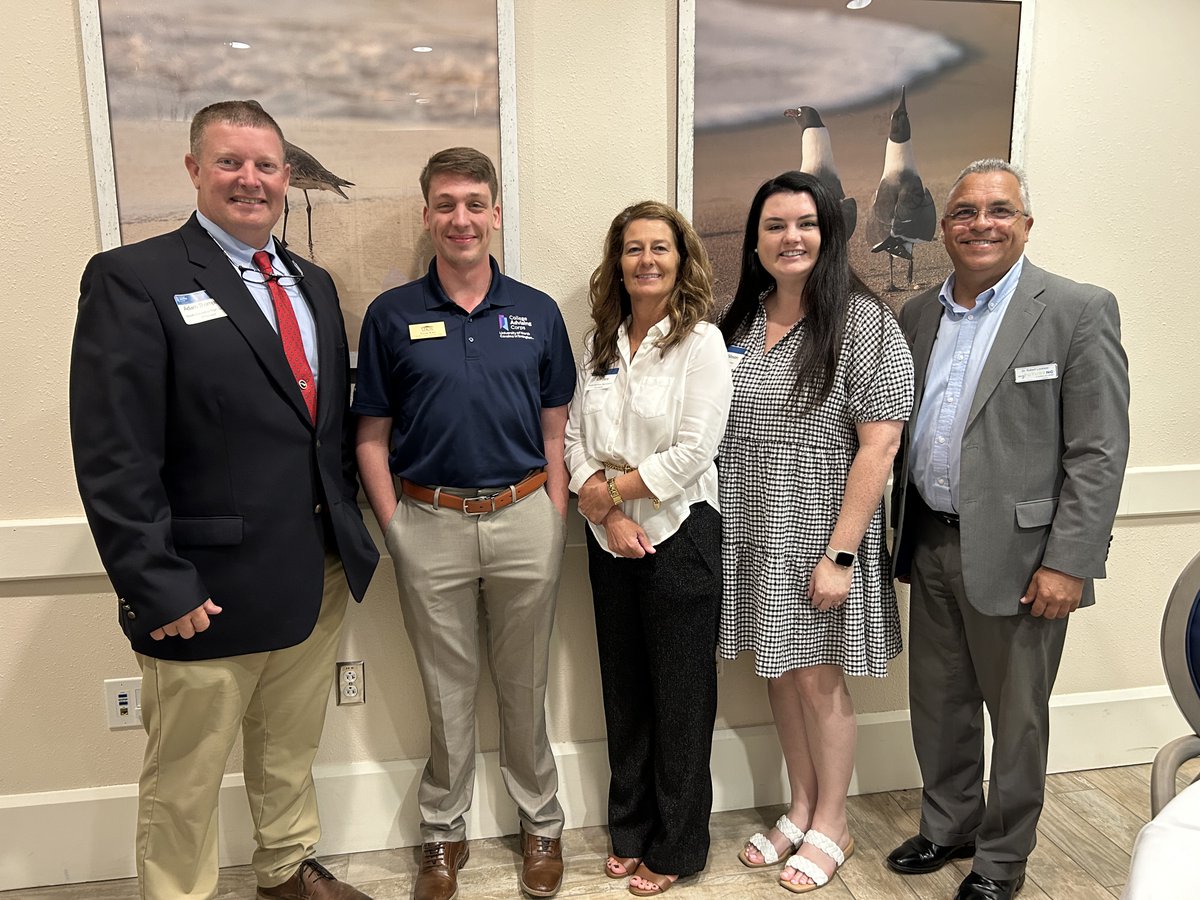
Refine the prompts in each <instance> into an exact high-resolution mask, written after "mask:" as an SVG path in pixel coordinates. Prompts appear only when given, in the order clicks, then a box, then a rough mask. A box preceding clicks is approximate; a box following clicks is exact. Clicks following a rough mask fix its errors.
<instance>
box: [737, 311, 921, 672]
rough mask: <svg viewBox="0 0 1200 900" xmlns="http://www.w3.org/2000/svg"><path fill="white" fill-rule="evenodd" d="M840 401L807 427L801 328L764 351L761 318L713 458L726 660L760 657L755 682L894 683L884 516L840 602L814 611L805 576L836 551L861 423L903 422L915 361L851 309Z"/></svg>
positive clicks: (889, 330) (883, 327) (876, 520)
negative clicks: (797, 674) (827, 678)
mask: <svg viewBox="0 0 1200 900" xmlns="http://www.w3.org/2000/svg"><path fill="white" fill-rule="evenodd" d="M849 307H850V308H849V313H848V317H847V324H846V334H845V339H844V342H843V345H842V352H841V357H840V359H839V362H838V368H837V371H836V373H835V376H834V382H833V390H832V391H831V392H830V395H829V397H828V398H826V400H825V401H824V402H823V403H822V404H821V405H820V406H818V407H816V408H814V409H811V410H809V411H807V412H805V413H803V414H799V413H797V410H796V405H795V403H794V402H793V401H791V400H790V399H789V395H790V392H791V390H792V386H793V384H794V382H795V364H794V359H795V354H796V348H797V346H798V342H799V341H802V340H804V339H805V327H804V322H803V320H802V321H800V322H799V323H797V324H796V326H795V327H794V328H792V330H791V331H790V332H788V334H787V335H785V336H784V337H783V338H782V339H781V340H780V341H779V342H778V343H777V344H776V345H775V346H774V347H772V348H771V351H770V352H769V353H764V352H763V347H764V343H765V338H766V324H767V320H766V312H765V310H764V309H763V307H762V306H761V304H760V306H759V310H758V312H757V314H756V315H755V317H754V320H753V322H752V323H751V324H750V325H749V326H748V327H745V328H743V329H742V333H741V334H739V335H737V336H736V337H735V340H734V344H735V345H736V346H740V347H744V348H745V350H746V352H745V354H744V355H743V356H742V359H741V361H740V362H739V363H738V364H737V366H736V368H735V369H734V371H733V404H732V406H731V407H730V411H729V427H728V430H727V431H726V432H725V439H724V441H722V443H721V448H720V455H719V456H718V467H719V479H720V498H721V514H722V516H723V518H724V540H723V546H722V564H723V566H724V571H725V590H724V600H723V603H722V608H721V638H720V653H721V655H722V656H723V657H725V658H726V659H733V658H734V657H736V656H737V655H738V653H740V652H741V651H743V650H753V651H754V656H755V660H754V670H755V672H756V673H757V674H759V675H761V676H763V677H765V678H774V677H777V676H779V675H782V674H783V673H784V672H786V671H788V670H790V669H796V668H800V667H802V666H814V665H821V664H834V665H839V666H841V667H842V669H843V670H844V671H845V673H846V674H847V675H874V676H879V677H882V676H884V675H886V674H887V661H888V660H889V659H891V658H892V657H894V656H895V655H896V654H898V653H899V652H900V648H901V637H900V618H899V614H898V613H897V610H896V592H895V589H894V588H893V586H892V582H891V579H890V578H889V577H888V568H889V556H888V550H887V545H886V539H885V536H884V523H883V504H882V503H880V507H879V509H877V510H876V511H875V515H874V517H873V518H872V519H871V524H870V526H869V527H868V528H867V533H866V535H865V536H864V537H863V541H862V544H861V545H860V546H859V548H858V563H857V565H856V566H855V569H854V578H853V581H852V582H851V585H850V595H849V598H848V599H847V600H846V603H845V604H844V605H843V606H841V607H840V608H837V609H831V610H827V611H826V612H818V611H817V610H815V609H813V607H812V605H811V604H810V602H809V600H808V598H807V593H808V580H809V576H810V574H811V572H812V570H813V568H814V567H815V566H816V564H817V562H818V561H819V560H820V559H821V556H822V555H823V554H824V552H825V548H826V547H827V546H828V545H829V538H830V535H832V534H833V528H834V525H835V524H836V522H837V517H838V511H839V509H840V508H841V504H842V497H843V494H844V493H845V489H846V477H847V475H848V473H849V471H850V464H851V462H853V460H854V455H855V453H856V452H857V451H858V435H857V432H856V430H855V423H856V422H872V421H884V420H902V419H907V418H908V415H909V413H910V412H911V410H912V403H913V365H912V356H911V355H910V353H909V350H908V345H907V343H906V342H905V340H904V336H903V334H901V332H900V327H899V325H897V323H896V320H895V319H894V318H893V317H892V315H891V314H890V313H889V312H887V311H886V310H884V309H881V308H880V307H879V305H877V304H876V303H875V302H874V301H872V300H871V299H870V298H868V297H864V296H861V295H853V296H851V299H850V305H849Z"/></svg>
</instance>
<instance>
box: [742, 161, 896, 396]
mask: <svg viewBox="0 0 1200 900" xmlns="http://www.w3.org/2000/svg"><path fill="white" fill-rule="evenodd" d="M783 193H789V194H800V193H804V194H809V195H810V196H811V197H812V198H813V203H814V204H815V205H816V207H817V227H818V228H819V229H820V231H821V250H820V253H818V255H817V262H816V264H815V265H814V266H813V270H812V272H811V273H810V274H809V276H808V281H807V282H806V283H805V285H804V293H803V295H802V300H803V304H804V310H805V314H804V328H805V329H806V331H807V335H806V336H805V339H804V340H803V341H801V342H800V346H799V347H797V349H796V363H795V364H796V383H795V386H794V387H793V389H792V396H793V398H794V399H796V400H797V401H798V403H799V406H800V409H801V410H809V409H812V408H813V407H815V406H817V405H819V404H820V403H821V402H822V401H823V400H825V398H826V397H828V396H829V392H830V391H831V390H833V376H834V372H835V371H836V370H837V364H838V358H839V356H840V355H841V351H842V340H843V338H844V336H845V332H846V315H847V309H848V307H849V301H850V292H851V290H854V291H856V292H861V293H863V294H866V295H868V296H870V297H873V298H874V299H876V300H877V301H878V298H877V297H875V296H874V294H873V293H872V292H871V291H870V289H868V288H867V287H866V285H864V284H863V283H862V281H861V280H860V279H859V278H858V276H857V275H855V274H854V273H853V272H852V271H851V270H850V253H849V251H848V250H847V248H846V239H847V234H846V220H845V219H844V218H843V217H842V210H841V208H840V206H839V205H838V203H837V201H836V200H834V198H833V194H831V193H830V192H829V189H828V188H826V187H825V185H823V184H822V183H821V182H820V180H818V179H817V178H816V177H814V176H812V175H809V174H808V173H806V172H784V173H783V174H782V175H777V176H775V177H774V178H771V179H770V180H768V181H765V182H763V185H762V187H760V188H759V189H758V193H756V194H755V195H754V200H753V201H752V202H751V203H750V213H749V215H748V216H747V217H746V233H745V237H744V238H743V239H742V270H741V274H740V275H739V276H738V286H737V292H736V293H734V295H733V302H732V303H730V304H729V306H727V307H726V308H725V310H724V312H723V313H722V315H721V319H720V323H719V324H720V327H721V335H722V336H723V337H724V338H725V343H726V344H729V343H731V342H732V341H733V339H734V337H735V335H737V334H738V331H739V330H740V329H741V328H743V327H744V326H745V325H746V324H748V323H749V322H751V321H753V319H754V315H755V313H756V312H757V310H758V303H759V298H761V297H762V296H763V295H764V294H766V293H767V292H768V291H772V290H774V289H775V286H776V285H775V279H774V278H773V277H772V276H771V274H770V273H769V272H768V271H767V270H766V269H765V268H763V266H762V264H761V263H760V262H759V260H758V253H757V250H758V223H759V220H760V219H761V218H762V210H763V205H764V204H765V203H766V202H767V198H768V197H770V196H772V195H774V194H783Z"/></svg>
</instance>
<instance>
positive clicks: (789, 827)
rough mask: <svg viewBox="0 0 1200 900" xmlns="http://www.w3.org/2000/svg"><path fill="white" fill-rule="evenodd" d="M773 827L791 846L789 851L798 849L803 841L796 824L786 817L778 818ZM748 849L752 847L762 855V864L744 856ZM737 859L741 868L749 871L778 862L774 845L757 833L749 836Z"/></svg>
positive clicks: (802, 835) (764, 836) (802, 834)
mask: <svg viewBox="0 0 1200 900" xmlns="http://www.w3.org/2000/svg"><path fill="white" fill-rule="evenodd" d="M775 827H776V829H778V830H779V833H780V834H782V835H783V836H784V837H785V838H787V839H788V843H790V844H791V848H790V849H792V850H795V849H796V848H797V847H799V846H800V843H801V841H803V840H804V832H803V831H802V830H801V829H799V828H797V827H796V823H795V822H793V821H792V820H791V819H789V818H788V817H787V816H780V817H779V821H778V822H776V823H775ZM749 847H754V849H756V850H757V851H758V852H759V853H761V854H762V862H754V860H752V859H750V857H749V856H747V855H746V850H747V848H749ZM738 859H740V860H741V861H742V865H743V866H747V867H748V868H751V869H763V868H766V867H767V866H773V865H775V864H776V863H778V862H779V851H778V850H776V849H775V845H774V844H772V843H771V842H770V841H769V840H767V836H766V835H765V834H763V833H762V832H761V831H758V832H755V833H754V834H753V835H751V837H750V840H748V841H746V846H745V847H743V848H742V849H741V851H739V853H738Z"/></svg>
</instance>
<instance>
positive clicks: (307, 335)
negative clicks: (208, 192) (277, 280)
mask: <svg viewBox="0 0 1200 900" xmlns="http://www.w3.org/2000/svg"><path fill="white" fill-rule="evenodd" d="M196 219H197V220H198V221H199V222H200V226H201V227H202V228H203V229H204V230H205V231H207V232H208V233H209V236H211V237H212V239H213V240H214V241H216V242H217V246H218V247H220V248H221V249H222V250H223V251H225V256H226V257H228V258H229V263H230V265H232V266H233V267H234V270H235V271H236V270H237V268H238V266H241V267H242V268H243V269H255V268H256V267H255V265H254V254H255V253H257V252H258V251H259V250H266V251H267V252H268V253H270V254H271V269H272V271H274V273H275V274H276V275H295V274H297V273H295V272H293V271H292V270H291V269H289V268H288V266H287V263H285V262H284V261H283V258H282V257H281V256H280V255H279V254H278V253H277V252H276V250H275V238H274V237H272V238H271V239H270V240H269V241H267V246H266V247H251V246H250V245H249V244H246V243H243V242H242V241H239V240H238V239H237V238H235V237H234V236H233V235H231V234H230V233H229V232H227V231H225V230H224V229H223V228H221V226H220V225H217V224H216V223H215V222H213V220H212V219H210V218H208V217H207V216H206V215H204V213H202V212H200V211H199V210H197V211H196ZM301 274H303V273H301ZM238 277H239V278H241V277H242V273H241V272H238ZM246 289H247V290H248V291H250V296H251V297H253V298H254V302H255V303H257V304H258V308H259V309H261V310H262V314H263V315H264V316H266V317H267V321H268V322H270V323H271V327H272V328H274V329H275V333H276V334H278V333H279V321H278V320H277V319H276V318H275V304H274V303H272V302H271V292H270V291H268V290H267V286H266V285H265V284H251V283H250V282H246ZM284 291H285V292H287V295H288V299H289V300H291V301H292V311H293V312H294V313H295V314H296V324H297V325H299V326H300V340H301V341H303V343H304V355H305V357H306V358H307V359H308V367H309V368H310V369H312V374H313V381H314V382H315V383H316V384H317V385H318V386H320V384H321V374H320V371H319V369H318V366H317V323H316V320H315V319H314V318H313V314H312V310H311V309H309V306H308V301H307V300H305V298H304V294H303V293H302V292H301V291H300V287H299V286H298V285H292V286H291V287H284ZM213 299H214V300H216V301H217V303H218V304H219V303H220V302H221V298H220V297H214V298H213Z"/></svg>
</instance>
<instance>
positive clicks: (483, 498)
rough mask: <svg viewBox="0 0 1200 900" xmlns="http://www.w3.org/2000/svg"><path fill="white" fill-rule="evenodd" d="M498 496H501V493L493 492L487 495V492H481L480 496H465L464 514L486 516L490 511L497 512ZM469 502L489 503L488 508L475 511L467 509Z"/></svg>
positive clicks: (463, 502)
mask: <svg viewBox="0 0 1200 900" xmlns="http://www.w3.org/2000/svg"><path fill="white" fill-rule="evenodd" d="M498 496H499V494H491V495H490V496H488V495H485V494H480V495H479V496H478V497H463V501H462V504H463V507H462V511H463V515H464V516H486V515H487V514H488V513H492V512H495V511H496V497H498ZM468 503H486V504H487V505H488V508H487V509H481V510H478V511H475V510H471V509H467V504H468Z"/></svg>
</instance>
